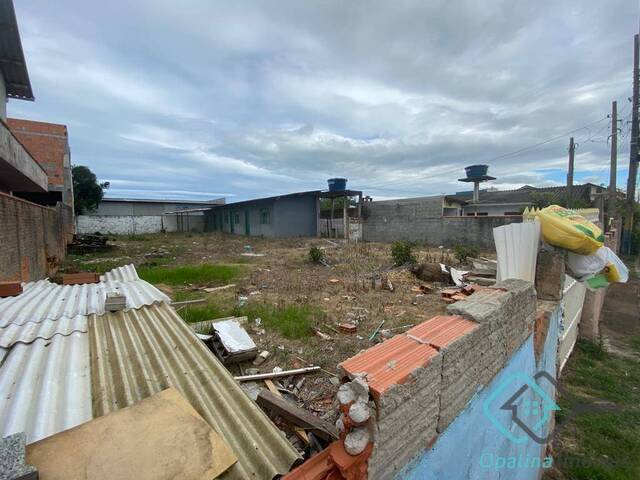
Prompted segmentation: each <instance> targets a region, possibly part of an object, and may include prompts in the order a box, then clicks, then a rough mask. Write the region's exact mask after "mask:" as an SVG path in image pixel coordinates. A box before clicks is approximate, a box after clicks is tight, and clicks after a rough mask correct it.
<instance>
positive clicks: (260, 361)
mask: <svg viewBox="0 0 640 480" xmlns="http://www.w3.org/2000/svg"><path fill="white" fill-rule="evenodd" d="M269 355H270V353H269V351H268V350H263V351H262V352H260V354H259V355H258V356H257V357H256V358H255V359H254V360H253V364H254V365H255V366H256V367H257V366H258V365H262V364H263V363H264V362H265V360H266V359H267V358H269Z"/></svg>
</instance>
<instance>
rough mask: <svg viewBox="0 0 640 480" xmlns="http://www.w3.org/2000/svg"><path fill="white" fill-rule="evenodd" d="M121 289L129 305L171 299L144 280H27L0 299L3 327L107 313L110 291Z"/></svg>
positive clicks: (134, 306)
mask: <svg viewBox="0 0 640 480" xmlns="http://www.w3.org/2000/svg"><path fill="white" fill-rule="evenodd" d="M111 292H116V293H121V294H123V295H125V296H126V297H127V308H128V309H130V308H139V307H141V306H143V305H150V304H152V303H155V302H170V301H171V300H170V299H169V297H167V296H166V295H165V294H164V293H162V292H161V291H160V290H158V289H157V288H156V287H154V286H153V285H151V284H150V283H147V282H145V281H144V280H134V281H130V282H120V281H108V282H101V283H89V284H84V285H58V284H57V283H52V282H50V281H49V280H40V281H37V282H31V283H27V284H26V285H25V286H24V291H23V293H21V294H20V295H18V296H16V297H9V298H4V299H1V300H0V328H4V327H6V326H8V325H9V324H11V323H15V324H18V325H23V324H25V323H27V322H42V321H43V320H47V319H49V320H57V319H59V318H62V317H69V318H71V317H75V316H77V315H90V314H93V313H98V314H101V313H104V301H105V298H106V295H107V293H111Z"/></svg>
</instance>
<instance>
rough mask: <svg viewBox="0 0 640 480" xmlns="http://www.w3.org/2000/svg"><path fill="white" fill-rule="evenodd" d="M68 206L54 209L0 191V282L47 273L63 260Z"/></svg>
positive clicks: (66, 239)
mask: <svg viewBox="0 0 640 480" xmlns="http://www.w3.org/2000/svg"><path fill="white" fill-rule="evenodd" d="M70 222H72V213H71V209H70V208H69V207H68V206H66V205H63V204H62V203H58V205H57V206H56V208H49V207H43V206H41V205H37V204H35V203H31V202H27V201H25V200H22V199H19V198H16V197H13V196H10V195H6V194H3V193H0V281H5V280H21V281H31V280H38V279H41V278H44V277H46V276H50V275H52V274H53V273H55V271H56V270H57V267H58V265H59V263H60V262H61V261H62V260H63V259H64V257H65V253H66V244H67V241H68V240H70V236H71V235H72V234H73V232H72V231H70V229H71V228H72V227H71V226H70V225H73V224H72V223H70Z"/></svg>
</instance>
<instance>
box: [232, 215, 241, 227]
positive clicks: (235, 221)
mask: <svg viewBox="0 0 640 480" xmlns="http://www.w3.org/2000/svg"><path fill="white" fill-rule="evenodd" d="M233 223H235V224H236V225H240V214H239V213H234V214H233Z"/></svg>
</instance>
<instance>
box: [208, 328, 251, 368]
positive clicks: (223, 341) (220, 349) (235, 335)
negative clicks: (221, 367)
mask: <svg viewBox="0 0 640 480" xmlns="http://www.w3.org/2000/svg"><path fill="white" fill-rule="evenodd" d="M212 327H213V331H212V332H211V334H212V336H213V338H212V346H213V350H214V352H215V354H216V355H217V356H218V357H219V358H220V360H222V363H224V364H225V365H228V364H232V363H237V362H242V361H245V360H253V359H254V358H255V357H256V355H257V354H258V347H256V344H255V343H254V342H253V340H252V339H251V337H250V336H249V334H248V333H247V331H246V330H245V329H244V328H243V327H242V326H241V325H240V322H238V320H237V319H236V318H233V319H228V320H222V321H214V322H212Z"/></svg>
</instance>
